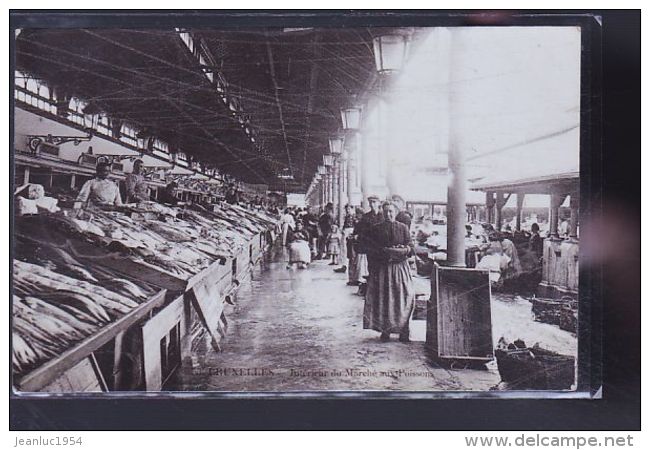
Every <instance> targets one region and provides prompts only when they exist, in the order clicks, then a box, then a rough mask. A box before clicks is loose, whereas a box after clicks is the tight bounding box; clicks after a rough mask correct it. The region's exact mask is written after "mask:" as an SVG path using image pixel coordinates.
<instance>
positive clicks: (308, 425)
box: [9, 10, 641, 430]
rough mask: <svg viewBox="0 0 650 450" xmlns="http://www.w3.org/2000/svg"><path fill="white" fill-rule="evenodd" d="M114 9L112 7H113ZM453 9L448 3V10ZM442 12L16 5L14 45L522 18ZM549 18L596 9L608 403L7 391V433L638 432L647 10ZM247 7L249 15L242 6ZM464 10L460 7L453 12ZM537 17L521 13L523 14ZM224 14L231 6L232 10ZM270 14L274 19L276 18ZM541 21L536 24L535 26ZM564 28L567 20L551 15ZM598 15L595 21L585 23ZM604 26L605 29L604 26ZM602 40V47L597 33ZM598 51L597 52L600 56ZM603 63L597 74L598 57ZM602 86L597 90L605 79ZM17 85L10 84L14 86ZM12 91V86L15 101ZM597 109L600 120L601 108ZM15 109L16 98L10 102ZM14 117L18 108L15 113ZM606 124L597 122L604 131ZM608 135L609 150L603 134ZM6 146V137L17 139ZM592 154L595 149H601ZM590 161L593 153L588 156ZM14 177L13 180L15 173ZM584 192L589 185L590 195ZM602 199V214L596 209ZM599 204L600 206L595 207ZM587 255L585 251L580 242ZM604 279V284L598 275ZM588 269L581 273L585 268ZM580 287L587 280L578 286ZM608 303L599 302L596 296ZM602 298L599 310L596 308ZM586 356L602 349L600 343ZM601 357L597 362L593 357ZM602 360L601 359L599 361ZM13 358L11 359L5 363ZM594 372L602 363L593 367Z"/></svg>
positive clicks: (593, 108)
mask: <svg viewBox="0 0 650 450" xmlns="http://www.w3.org/2000/svg"><path fill="white" fill-rule="evenodd" d="M115 12H116V11H113V12H112V13H113V14H114V13H115ZM447 12H449V11H447ZM461 12H464V13H467V14H469V16H467V15H465V16H458V15H456V16H455V17H454V18H450V17H446V16H445V15H444V14H445V11H417V12H413V11H412V12H409V11H399V12H392V13H390V12H385V11H383V12H379V13H371V12H369V11H361V12H359V11H358V12H354V13H352V14H349V13H346V12H345V11H320V12H317V11H303V12H301V13H300V14H297V13H296V12H295V11H294V12H289V11H287V12H272V13H265V15H264V17H261V18H260V17H257V16H255V12H253V11H245V12H241V13H240V14H237V15H236V17H235V16H230V17H224V16H223V15H222V16H221V17H216V18H215V17H214V16H212V15H211V14H206V13H202V14H198V15H197V14H194V15H189V14H188V15H186V16H179V15H174V16H173V17H172V16H167V15H165V12H164V11H163V12H146V13H135V14H130V15H128V16H126V15H121V16H119V17H118V16H115V15H112V14H111V12H104V13H97V12H93V13H84V12H82V11H75V12H72V11H70V12H67V13H65V14H63V15H62V14H60V13H58V14H57V13H40V14H37V13H35V12H28V11H13V12H12V13H11V17H10V21H11V27H10V28H11V30H10V42H11V41H12V39H13V29H14V28H16V27H30V26H32V27H51V26H57V27H61V26H64V27H93V26H99V27H126V26H131V27H137V26H148V27H156V26H158V27H172V26H179V25H181V24H180V23H179V22H182V25H185V26H188V27H189V26H201V25H203V26H219V24H220V23H228V24H229V25H230V26H232V25H233V24H235V23H236V24H240V25H242V26H245V25H249V26H250V25H257V26H272V25H286V26H294V27H295V26H314V25H320V26H323V25H325V26H341V25H350V26H351V25H361V26H368V25H369V24H373V25H383V26H406V25H418V26H427V25H429V26H433V25H471V24H474V25H476V24H490V25H508V24H514V23H517V24H520V23H521V22H522V21H523V20H526V18H523V19H522V18H521V17H519V18H517V17H513V13H510V12H506V11H498V12H494V13H491V14H488V15H482V16H476V15H472V13H476V11H461ZM536 12H543V13H544V14H552V15H553V16H555V15H559V14H596V15H599V16H601V17H602V29H600V27H599V26H598V24H597V23H596V22H594V21H592V24H591V28H592V29H591V33H592V35H593V36H595V39H594V40H592V41H591V44H594V43H596V44H597V45H592V48H591V49H590V51H591V54H590V59H591V62H592V64H593V65H592V67H595V68H596V69H595V72H593V73H591V74H590V78H591V83H592V86H593V92H592V97H591V99H590V102H589V103H590V111H589V114H590V117H591V121H592V124H593V125H594V126H595V128H593V129H592V130H591V147H592V152H591V153H590V154H589V155H585V154H584V152H583V153H582V154H581V158H582V160H583V161H586V160H589V161H590V163H591V164H590V166H589V167H588V168H587V169H588V170H589V178H590V183H589V184H590V188H591V189H589V197H590V199H591V206H592V208H593V209H592V215H591V219H592V221H591V223H590V225H589V226H587V225H585V230H584V231H585V232H586V233H587V234H589V233H592V234H591V237H592V238H595V239H594V241H595V242H598V245H599V248H597V249H594V248H591V249H587V253H588V254H589V258H590V261H591V264H590V267H589V268H585V267H584V266H583V269H587V270H588V271H589V273H588V276H587V277H586V278H587V279H590V280H592V283H591V285H590V286H589V287H590V290H589V293H590V294H589V297H590V298H589V299H588V300H591V301H593V305H594V309H593V310H592V313H593V314H592V317H594V318H595V319H596V321H595V322H594V323H595V324H596V327H595V329H594V330H593V331H594V334H596V333H597V332H598V328H599V326H600V325H599V324H600V320H599V317H600V316H601V314H600V313H601V311H602V319H603V320H602V327H603V329H602V341H603V344H602V345H603V357H602V361H603V366H602V379H603V399H602V400H568V399H556V400H550V399H549V400H540V399H538V400H502V399H462V400H461V399H447V400H405V399H366V400H364V399H349V400H348V399H346V400H344V399H317V398H312V399H268V398H267V399H257V400H248V399H223V398H202V399H183V400H181V399H173V398H171V397H170V396H165V395H164V394H161V395H157V396H155V397H150V398H139V399H134V398H119V396H109V395H106V394H104V397H103V398H92V399H89V398H85V399H80V398H31V399H26V398H18V397H12V398H11V399H10V429H12V430H173V429H193V430H217V429H220V430H234V429H238V430H239V429H247V430H250V429H258V430H260V429H328V430H332V429H350V430H358V429H364V430H639V429H640V427H641V381H640V380H641V367H640V362H641V356H640V348H641V334H640V319H641V314H640V312H641V311H640V273H641V259H640V255H641V250H640V224H641V218H640V212H641V209H640V199H641V197H640V196H641V189H640V176H639V175H640V173H639V172H640V148H641V145H640V137H641V133H640V131H641V96H640V94H641V43H640V39H641V15H640V11H619V10H606V11H599V10H580V11H536ZM242 13H243V14H242ZM454 13H456V14H457V13H458V11H454ZM522 13H523V14H525V15H528V14H533V13H534V12H533V11H522V12H518V13H517V14H522ZM228 14H233V13H232V12H229V13H228ZM269 14H270V15H269ZM535 19H536V18H534V17H533V18H532V20H531V21H530V22H531V23H530V24H532V23H535V22H536V20H535ZM546 20H547V21H548V20H551V21H553V20H555V21H556V22H557V23H558V24H560V23H563V22H564V20H565V19H564V18H562V17H557V16H556V17H551V18H550V19H546ZM590 20H591V19H590ZM601 31H602V34H601ZM601 39H602V52H601V51H600V49H599V48H598V47H600V44H599V42H598V41H599V40H601ZM601 58H602V59H601ZM600 60H601V61H602V72H601V71H600V70H599V69H598V62H599V61H600ZM601 82H602V90H601V89H600V88H599V84H600V83H601ZM12 90H13V86H10V92H12ZM12 97H13V93H12V94H11V97H10V98H12ZM600 107H602V119H601V112H600V111H599V109H600ZM10 108H11V105H10ZM10 113H11V111H10ZM599 124H601V125H602V129H601V128H600V127H599ZM601 139H602V154H601V153H600V150H599V147H600V145H599V144H600V142H599V141H600V140H601ZM10 145H11V143H10ZM594 155H595V157H594ZM585 157H587V158H585ZM11 179H12V178H11V177H10V180H11ZM583 194H585V192H584V191H583ZM601 206H602V210H601ZM601 212H602V214H600V213H601ZM596 250H597V251H596ZM581 252H582V249H581ZM601 275H602V283H601V281H600V280H601V278H600V277H601ZM581 277H582V273H581ZM581 294H582V286H581ZM601 300H602V302H601ZM601 305H602V309H601ZM592 344H593V345H592V348H591V353H592V355H597V354H598V348H599V345H598V341H597V340H596V341H592ZM597 359H599V358H597ZM594 363H597V361H594ZM9 366H11V365H9ZM593 367H594V368H595V369H596V370H595V371H594V373H595V374H596V375H595V379H598V378H600V375H598V372H599V366H598V365H597V364H594V366H593Z"/></svg>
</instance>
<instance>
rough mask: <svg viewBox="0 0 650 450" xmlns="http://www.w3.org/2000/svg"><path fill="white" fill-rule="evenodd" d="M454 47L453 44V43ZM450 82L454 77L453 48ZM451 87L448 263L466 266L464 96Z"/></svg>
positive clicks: (447, 212)
mask: <svg viewBox="0 0 650 450" xmlns="http://www.w3.org/2000/svg"><path fill="white" fill-rule="evenodd" d="M452 46H453V43H452ZM451 56H452V62H451V68H450V81H452V80H454V75H455V73H454V69H455V67H454V66H455V65H454V61H453V56H454V53H453V51H452V52H451ZM456 89H458V87H452V88H450V94H449V117H450V119H449V156H448V161H449V177H450V180H449V187H448V188H447V208H446V209H447V210H446V214H447V265H449V266H454V267H465V218H466V217H465V214H466V211H465V208H466V198H465V196H466V192H467V170H466V162H465V142H464V140H463V136H464V132H463V130H462V126H461V120H462V117H463V104H462V102H463V99H462V96H461V95H458V93H457V92H456Z"/></svg>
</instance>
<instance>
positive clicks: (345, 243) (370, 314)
mask: <svg viewBox="0 0 650 450" xmlns="http://www.w3.org/2000/svg"><path fill="white" fill-rule="evenodd" d="M368 206H369V209H368V211H367V212H365V213H364V212H363V210H362V209H360V208H355V207H354V206H352V205H346V206H345V215H344V217H343V219H342V227H341V228H339V225H338V223H339V222H338V220H337V217H336V216H335V214H334V205H333V204H331V203H328V204H327V205H325V207H324V208H323V211H322V212H321V214H320V215H318V216H317V215H315V214H314V213H313V211H312V209H311V208H304V209H303V208H287V209H285V211H284V213H283V214H282V216H281V218H280V228H281V235H282V243H283V245H284V246H287V247H288V250H289V251H288V253H289V262H288V265H287V268H288V269H292V268H293V267H297V268H299V269H306V268H308V267H309V264H310V263H311V262H312V261H314V260H318V259H326V260H327V261H329V264H330V265H333V266H338V267H336V268H335V269H334V271H335V272H338V273H345V272H347V273H348V277H347V284H348V285H349V286H358V288H359V294H360V295H362V296H364V299H365V303H364V308H363V327H364V328H366V329H372V330H375V331H378V332H379V333H380V339H381V340H382V341H387V340H389V339H390V335H391V334H398V335H399V339H400V340H401V341H408V340H409V320H410V317H411V314H412V312H413V308H414V302H415V290H414V287H413V279H412V277H411V269H410V266H409V263H408V259H409V258H410V257H411V256H412V255H413V254H414V250H413V245H412V242H411V235H410V225H411V215H410V214H409V213H408V212H407V211H406V209H405V202H404V201H403V200H402V199H401V198H400V197H399V196H394V197H391V198H390V199H389V200H388V201H384V202H382V201H381V200H380V199H379V197H378V196H374V195H371V196H369V197H368Z"/></svg>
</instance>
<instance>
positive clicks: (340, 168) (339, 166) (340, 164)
mask: <svg viewBox="0 0 650 450" xmlns="http://www.w3.org/2000/svg"><path fill="white" fill-rule="evenodd" d="M344 166H345V161H343V155H339V156H337V157H336V172H337V175H338V177H337V178H338V199H337V203H338V224H339V228H342V227H343V215H344V212H343V211H344V205H345V197H344V185H345V179H344V174H345V172H344V169H345V167H344Z"/></svg>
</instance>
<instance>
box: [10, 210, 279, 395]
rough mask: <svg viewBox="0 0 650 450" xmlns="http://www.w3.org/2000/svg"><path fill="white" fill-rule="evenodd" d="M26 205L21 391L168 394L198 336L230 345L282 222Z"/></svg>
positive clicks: (20, 219) (17, 285) (19, 220)
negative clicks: (230, 327)
mask: <svg viewBox="0 0 650 450" xmlns="http://www.w3.org/2000/svg"><path fill="white" fill-rule="evenodd" d="M21 201H22V200H21ZM50 203H52V202H50ZM54 204H55V205H56V201H55V202H54ZM62 204H65V202H62ZM50 206H51V205H50ZM20 207H22V205H17V209H18V210H19V213H20V214H17V216H16V218H15V222H14V236H15V240H14V248H13V256H14V265H13V282H14V295H13V306H12V308H13V321H14V322H13V329H12V330H13V331H12V340H13V349H14V350H13V368H14V374H15V375H14V386H15V388H16V389H17V390H18V391H21V392H35V391H49V392H69V391H73V390H74V391H79V390H84V391H93V390H95V391H108V390H160V389H162V388H163V386H164V384H165V382H166V381H167V380H168V379H169V378H170V376H172V374H173V373H174V371H175V370H176V369H177V368H178V367H180V364H181V363H182V362H183V360H189V352H190V351H191V348H192V340H193V339H197V338H198V337H199V336H201V334H203V335H205V334H206V333H207V335H208V336H209V339H210V341H211V343H212V346H213V347H214V348H215V350H217V351H218V350H220V341H221V338H222V337H223V335H224V334H225V332H226V329H227V318H226V317H225V313H224V303H225V302H230V303H232V301H233V298H234V296H235V294H236V290H237V288H238V286H240V285H241V283H243V282H245V281H246V280H247V278H248V277H249V276H250V272H251V270H250V269H251V267H252V266H253V265H254V264H255V263H256V262H258V261H259V259H260V257H261V255H262V253H263V251H264V249H265V247H266V246H267V245H268V242H267V239H266V235H267V233H268V231H269V230H270V229H273V228H274V227H275V226H276V222H277V218H276V217H274V216H272V215H268V214H266V213H265V212H264V211H257V210H248V209H246V208H243V207H240V206H237V205H228V204H223V205H212V209H208V208H205V207H202V206H199V205H192V206H190V205H184V206H166V205H162V204H158V203H155V202H142V203H138V204H131V205H125V206H123V207H110V208H106V207H101V208H100V207H88V208H85V209H83V210H72V209H68V208H65V207H63V208H59V207H56V206H54V207H49V208H47V209H43V208H36V209H34V210H27V213H21V210H20V209H19V208H20ZM22 212H24V210H23V211H22ZM199 331H200V332H199ZM204 337H205V336H201V338H204Z"/></svg>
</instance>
